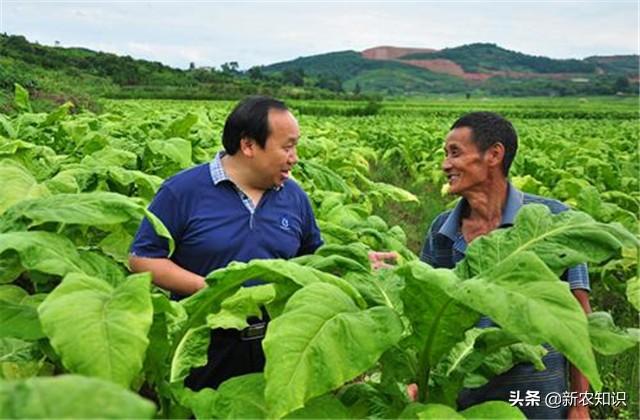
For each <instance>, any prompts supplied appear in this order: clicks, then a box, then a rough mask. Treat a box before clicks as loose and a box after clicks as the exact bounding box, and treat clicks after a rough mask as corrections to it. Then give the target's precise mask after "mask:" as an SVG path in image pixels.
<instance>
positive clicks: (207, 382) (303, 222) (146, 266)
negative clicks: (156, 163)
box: [129, 96, 322, 390]
mask: <svg viewBox="0 0 640 420" xmlns="http://www.w3.org/2000/svg"><path fill="white" fill-rule="evenodd" d="M299 137H300V130H299V128H298V123H297V121H296V119H295V118H294V116H293V115H292V114H291V112H289V110H288V109H287V107H286V106H285V104H284V103H283V102H280V101H278V100H275V99H272V98H267V97H259V96H256V97H249V98H246V99H245V100H243V101H242V102H240V103H239V104H238V105H237V106H236V107H235V109H234V110H233V111H232V112H231V114H230V115H229V117H228V118H227V121H226V122H225V126H224V130H223V134H222V143H223V146H224V151H220V152H218V153H217V154H216V156H215V157H214V159H213V160H212V161H211V162H210V163H206V164H202V165H198V166H196V167H194V168H191V169H187V170H184V171H182V172H180V173H179V174H177V175H175V176H173V177H172V178H170V179H168V180H166V181H165V182H164V184H163V185H162V187H161V188H160V190H159V191H158V193H157V194H156V196H155V198H154V199H153V201H152V203H151V205H150V206H149V209H150V210H151V212H152V213H154V214H155V215H156V216H158V217H159V218H160V219H161V220H162V222H163V223H164V224H165V225H166V227H167V228H168V229H169V231H170V232H171V236H172V237H173V239H174V240H175V243H176V249H175V252H174V253H173V255H171V256H170V257H169V248H168V243H167V241H166V240H165V239H164V238H161V237H159V236H157V235H156V234H155V232H154V230H153V228H152V227H151V225H150V223H149V222H148V221H147V220H143V222H142V223H141V225H140V228H139V230H138V232H137V234H136V236H135V239H134V241H133V244H132V246H131V256H130V259H129V264H130V267H131V269H132V271H135V272H142V271H150V272H151V273H152V275H153V281H154V283H155V284H156V285H158V286H159V287H161V288H163V289H165V290H168V291H170V292H171V293H172V295H174V296H178V297H180V296H188V295H191V294H193V293H195V292H197V291H198V290H200V289H201V288H203V287H205V286H206V283H205V281H204V278H205V276H206V275H207V274H209V273H210V272H211V271H213V270H215V269H218V268H222V267H225V266H227V265H228V264H229V263H230V262H232V261H241V262H247V261H249V260H252V259H256V258H285V259H288V258H293V257H296V256H299V255H304V254H309V253H313V252H314V251H315V250H316V249H317V248H318V247H320V246H321V245H322V239H321V237H320V231H319V230H318V227H317V224H316V220H315V217H314V215H313V211H312V208H311V204H310V202H309V198H308V197H307V195H306V194H305V193H304V191H303V190H302V189H301V188H300V187H299V186H298V184H296V183H295V182H294V181H293V180H291V179H290V174H291V169H292V168H293V166H294V165H295V164H296V162H297V161H298V156H297V154H296V145H297V143H298V139H299ZM251 283H253V284H255V283H259V280H255V281H254V282H249V283H248V284H246V285H248V286H249V285H251ZM250 323H251V324H252V325H251V326H250V327H249V330H248V331H243V332H239V331H236V330H213V331H212V340H211V344H210V346H209V351H208V356H209V360H208V363H207V365H206V366H204V367H201V368H197V369H194V370H193V371H192V372H191V375H190V376H189V377H188V378H187V380H186V385H187V386H189V387H190V388H192V389H195V390H198V389H201V388H203V387H213V388H217V386H218V385H219V384H220V383H222V382H224V381H225V380H226V379H228V378H230V377H232V376H237V375H242V374H245V373H251V372H258V371H261V370H262V369H263V367H264V354H263V352H262V346H261V338H262V337H264V331H265V328H266V325H265V324H264V323H262V322H260V321H259V320H257V319H256V320H250Z"/></svg>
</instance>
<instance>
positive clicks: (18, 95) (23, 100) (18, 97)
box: [13, 83, 32, 112]
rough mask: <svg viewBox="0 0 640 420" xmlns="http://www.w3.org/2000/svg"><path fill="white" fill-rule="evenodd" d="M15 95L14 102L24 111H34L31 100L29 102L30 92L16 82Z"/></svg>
mask: <svg viewBox="0 0 640 420" xmlns="http://www.w3.org/2000/svg"><path fill="white" fill-rule="evenodd" d="M13 86H14V93H15V97H14V99H13V103H14V104H15V105H16V108H18V109H19V110H20V111H22V112H32V110H31V102H29V92H28V91H27V90H26V89H25V88H23V87H22V86H21V85H19V84H18V83H14V84H13Z"/></svg>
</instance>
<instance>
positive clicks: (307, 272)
mask: <svg viewBox="0 0 640 420" xmlns="http://www.w3.org/2000/svg"><path fill="white" fill-rule="evenodd" d="M253 279H261V280H263V281H266V282H274V283H285V284H291V283H293V284H294V285H297V286H304V285H308V284H311V283H315V282H326V283H330V284H334V285H336V286H337V287H340V288H341V289H342V290H343V291H344V292H346V293H347V294H348V295H349V296H351V297H352V298H353V299H355V300H356V302H358V303H359V305H361V307H364V306H365V305H366V304H365V303H364V300H363V299H362V297H361V296H360V295H359V293H358V292H357V291H356V289H355V288H353V286H351V285H350V284H349V283H347V282H346V281H344V280H342V279H340V278H338V277H335V276H333V275H331V274H328V273H323V272H322V271H319V270H315V269H313V268H311V267H304V266H301V265H299V264H296V263H295V262H292V261H285V260H253V261H250V262H248V263H240V262H232V263H231V264H229V265H228V266H227V267H225V268H221V269H219V270H216V271H213V272H211V273H210V274H209V275H208V276H207V279H206V281H207V284H208V285H209V287H207V288H204V289H202V290H200V291H199V292H198V293H196V294H194V295H192V296H190V297H189V298H187V299H185V300H184V301H183V305H184V307H185V309H186V310H187V313H188V314H189V322H188V325H187V326H186V327H185V328H186V329H189V328H191V327H193V326H197V325H199V324H201V323H203V322H204V321H205V319H206V316H207V315H208V314H210V313H216V312H218V311H219V310H220V305H221V303H222V301H223V300H224V299H226V298H227V297H229V296H231V295H232V294H233V293H234V292H235V290H236V289H237V288H238V287H240V286H241V285H242V284H243V283H244V282H245V281H247V280H253ZM296 288H297V287H295V288H291V289H293V290H291V292H293V291H294V290H295V289H296ZM185 332H186V330H185Z"/></svg>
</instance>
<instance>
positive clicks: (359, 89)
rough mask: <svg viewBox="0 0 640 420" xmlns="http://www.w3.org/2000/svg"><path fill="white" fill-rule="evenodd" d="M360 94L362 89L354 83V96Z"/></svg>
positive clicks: (358, 84)
mask: <svg viewBox="0 0 640 420" xmlns="http://www.w3.org/2000/svg"><path fill="white" fill-rule="evenodd" d="M361 92H362V88H361V87H360V83H358V82H356V86H355V87H354V88H353V93H354V95H360V93H361Z"/></svg>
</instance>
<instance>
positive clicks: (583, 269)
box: [562, 264, 591, 291]
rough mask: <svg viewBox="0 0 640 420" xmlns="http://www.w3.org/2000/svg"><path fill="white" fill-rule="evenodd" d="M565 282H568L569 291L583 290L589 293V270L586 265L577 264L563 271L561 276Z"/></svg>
mask: <svg viewBox="0 0 640 420" xmlns="http://www.w3.org/2000/svg"><path fill="white" fill-rule="evenodd" d="M562 277H563V278H564V279H565V280H566V281H567V282H569V288H571V290H575V289H584V290H587V291H591V285H590V284H589V269H588V268H587V264H578V265H574V266H573V267H571V268H569V269H568V270H567V271H565V273H564V275H563V276H562Z"/></svg>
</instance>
